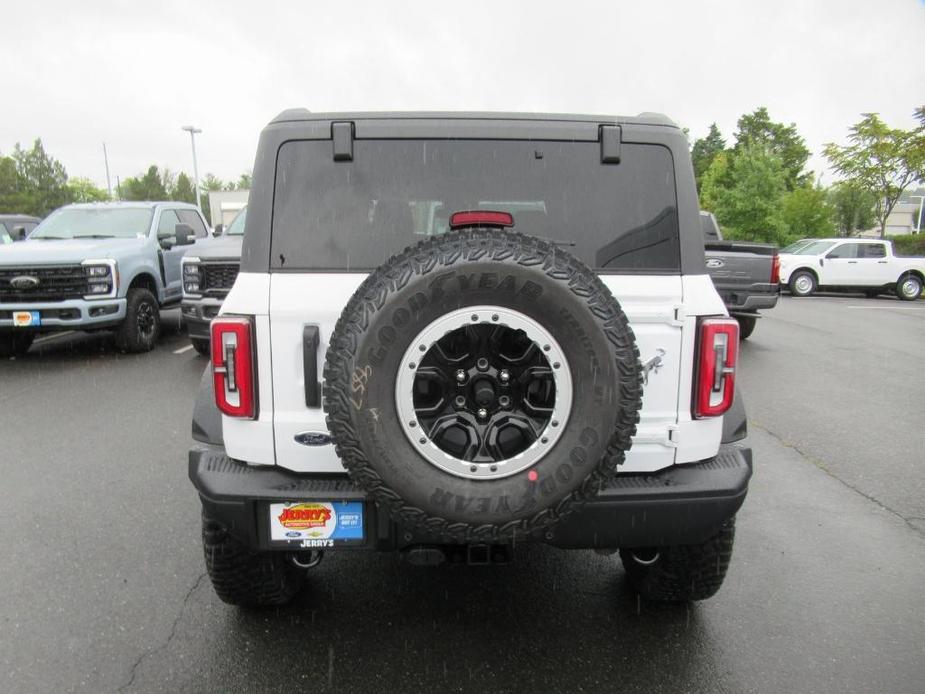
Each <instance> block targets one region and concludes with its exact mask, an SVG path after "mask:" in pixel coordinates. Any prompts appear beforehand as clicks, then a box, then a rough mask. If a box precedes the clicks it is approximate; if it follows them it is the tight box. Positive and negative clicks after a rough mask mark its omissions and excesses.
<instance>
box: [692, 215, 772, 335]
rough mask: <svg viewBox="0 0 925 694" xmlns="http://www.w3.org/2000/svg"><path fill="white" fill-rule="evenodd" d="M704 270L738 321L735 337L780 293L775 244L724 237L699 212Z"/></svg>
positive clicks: (744, 332) (712, 221) (745, 331)
mask: <svg viewBox="0 0 925 694" xmlns="http://www.w3.org/2000/svg"><path fill="white" fill-rule="evenodd" d="M700 224H701V228H702V229H703V245H704V251H705V253H706V265H707V273H709V275H710V277H711V278H712V280H713V285H714V286H715V287H716V291H718V292H719V295H720V297H721V298H722V299H723V303H724V304H726V309H727V310H728V311H729V315H730V316H732V317H733V318H735V319H736V320H737V321H738V322H739V337H740V338H741V339H743V340H744V339H745V338H747V337H748V336H749V335H751V334H752V332H754V330H755V323H756V322H757V321H758V318H759V314H758V311H759V310H760V309H768V308H774V307H775V306H776V305H777V299H778V297H779V296H780V285H779V282H780V256H779V255H778V250H777V247H776V246H772V245H770V244H766V243H751V242H749V241H725V240H724V239H723V233H722V232H721V231H720V228H719V224H717V223H716V218H715V217H714V216H713V215H712V214H710V213H709V212H703V211H701V213H700Z"/></svg>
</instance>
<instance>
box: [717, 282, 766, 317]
mask: <svg viewBox="0 0 925 694" xmlns="http://www.w3.org/2000/svg"><path fill="white" fill-rule="evenodd" d="M719 294H720V296H721V297H722V299H723V303H724V304H726V308H727V309H728V311H729V313H730V314H735V313H752V312H754V311H759V310H761V309H768V308H774V307H775V306H777V300H778V299H779V298H780V286H779V285H776V284H759V285H753V286H751V287H748V288H743V289H741V290H738V291H736V290H731V289H726V288H722V289H720V290H719Z"/></svg>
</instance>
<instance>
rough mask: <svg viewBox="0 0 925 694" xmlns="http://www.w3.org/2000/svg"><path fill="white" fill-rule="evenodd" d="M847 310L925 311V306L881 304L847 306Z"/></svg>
mask: <svg viewBox="0 0 925 694" xmlns="http://www.w3.org/2000/svg"><path fill="white" fill-rule="evenodd" d="M845 308H872V309H881V308H885V309H887V310H889V311H925V306H887V305H885V304H879V305H877V306H845Z"/></svg>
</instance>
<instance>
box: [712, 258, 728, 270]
mask: <svg viewBox="0 0 925 694" xmlns="http://www.w3.org/2000/svg"><path fill="white" fill-rule="evenodd" d="M725 264H726V263H725V262H724V261H722V260H720V259H719V258H709V259H708V260H707V267H709V268H714V269H715V268H718V267H723V266H724V265H725Z"/></svg>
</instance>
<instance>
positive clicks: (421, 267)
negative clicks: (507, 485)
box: [322, 229, 643, 543]
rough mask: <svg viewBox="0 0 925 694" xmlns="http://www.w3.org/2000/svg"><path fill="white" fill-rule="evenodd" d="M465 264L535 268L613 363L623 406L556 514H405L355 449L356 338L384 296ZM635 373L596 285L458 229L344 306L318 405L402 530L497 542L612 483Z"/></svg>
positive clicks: (517, 239) (581, 272)
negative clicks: (605, 345)
mask: <svg viewBox="0 0 925 694" xmlns="http://www.w3.org/2000/svg"><path fill="white" fill-rule="evenodd" d="M465 260H473V261H476V260H478V261H485V260H496V261H506V262H516V263H518V264H520V265H523V266H540V267H542V269H543V271H544V272H545V273H546V275H547V276H548V277H549V278H550V279H551V280H553V281H555V282H560V283H562V284H564V285H566V286H568V288H569V289H570V290H571V291H572V293H573V294H574V295H575V296H576V297H578V298H579V299H580V300H581V301H583V302H584V303H585V304H586V305H587V307H588V309H589V310H590V311H591V312H592V313H593V314H594V315H595V316H596V317H597V320H598V323H599V325H600V326H601V329H602V330H603V331H604V333H605V335H606V337H607V339H608V341H609V342H610V344H611V347H612V350H613V352H614V353H615V355H616V359H615V361H616V368H617V373H618V374H619V383H618V384H617V386H618V388H619V390H620V393H619V402H621V403H622V404H623V407H622V408H621V411H620V418H619V421H618V422H617V426H616V427H615V428H614V431H613V433H612V436H611V438H610V441H609V442H608V444H607V447H606V451H605V454H604V455H603V456H602V457H601V460H600V461H599V462H598V464H597V466H596V467H595V469H594V470H593V472H592V473H591V474H590V475H589V476H588V477H587V478H586V479H585V481H584V482H583V483H582V484H581V486H579V487H578V488H576V489H575V490H574V491H572V492H571V493H569V494H568V495H566V496H565V497H564V498H562V499H561V500H560V501H559V502H558V503H557V504H556V505H555V506H553V507H547V508H544V509H542V510H540V511H539V512H537V513H536V514H534V515H533V516H531V517H528V518H522V519H517V520H512V521H511V522H509V523H505V524H502V525H499V524H486V525H481V526H478V525H473V524H469V523H461V522H453V521H450V520H448V519H446V518H442V517H440V516H436V515H431V514H428V513H427V512H425V511H424V510H423V509H420V508H417V507H415V506H411V505H409V504H407V503H406V502H405V500H404V499H402V497H401V496H400V495H399V494H398V493H397V492H396V491H395V490H394V489H391V488H389V487H388V486H387V485H386V484H385V482H384V481H383V479H382V477H381V476H380V475H379V473H378V472H377V471H376V469H375V468H374V467H373V466H372V465H371V464H370V461H369V459H368V457H367V455H366V452H365V451H363V449H362V447H361V446H360V442H359V441H360V439H359V436H358V434H357V431H356V428H355V426H354V424H353V420H352V416H351V415H352V409H353V408H352V406H351V405H350V396H351V395H352V392H351V390H350V375H351V372H352V371H353V369H354V367H355V365H356V358H357V356H358V354H357V351H358V344H359V337H360V336H361V335H362V334H363V332H364V330H365V329H366V327H367V326H368V325H369V323H370V319H371V317H372V316H373V315H374V314H375V313H376V312H377V311H379V310H381V309H382V308H383V307H384V306H385V304H386V300H387V298H388V296H389V294H390V293H392V292H395V291H398V290H400V289H401V288H402V287H404V286H405V285H406V284H407V282H408V281H409V280H410V279H411V277H413V276H414V275H415V274H419V275H428V274H431V273H437V272H439V271H441V270H445V269H447V268H450V267H452V266H454V265H455V264H456V263H458V262H460V261H465ZM642 385H643V383H642V368H641V365H640V360H639V349H638V347H637V345H636V341H635V336H634V335H633V332H632V329H631V328H630V326H629V321H628V320H627V318H626V315H625V314H624V313H623V311H622V309H621V308H620V306H619V304H618V303H617V302H616V300H614V298H613V296H612V295H611V293H610V290H609V289H608V288H607V286H606V285H605V284H604V283H603V282H602V281H601V279H600V278H599V277H598V276H597V275H596V274H594V273H593V272H592V271H591V270H589V269H588V268H587V266H585V265H584V264H583V263H581V262H580V261H579V260H577V259H576V258H575V257H574V256H572V255H571V254H569V253H566V252H564V251H562V250H561V249H560V248H558V247H557V246H556V245H554V244H552V243H549V242H547V241H544V240H542V239H538V238H536V237H531V236H526V235H524V234H519V233H516V232H511V231H502V230H497V229H465V230H461V231H456V232H453V234H452V235H443V236H434V237H431V238H429V239H425V240H423V241H421V242H419V243H418V244H417V245H416V246H412V247H409V248H407V249H405V251H403V252H401V253H398V254H396V255H394V256H392V257H391V258H389V260H388V261H386V263H385V264H384V265H382V266H381V267H380V268H379V270H377V271H375V272H373V273H371V274H370V275H369V276H368V277H367V278H366V280H365V281H364V282H363V283H362V284H361V285H360V287H359V289H357V291H356V292H355V293H354V295H353V297H352V298H351V300H350V301H349V302H348V304H347V306H346V307H345V309H344V311H343V312H342V313H341V316H340V318H339V319H338V321H337V324H336V326H335V328H334V333H333V334H332V337H331V343H330V345H329V347H328V351H327V355H326V359H325V365H324V387H323V391H322V395H323V405H324V409H325V412H326V414H327V417H326V421H327V426H328V430H329V431H330V432H331V435H332V438H333V439H334V442H335V449H336V452H337V455H338V456H339V457H340V459H341V461H342V462H343V464H344V467H345V468H346V469H347V471H348V473H349V474H350V477H351V478H352V479H353V480H354V481H355V482H356V483H357V484H358V485H359V486H360V487H361V488H363V489H364V490H365V491H366V492H367V493H368V494H369V495H370V496H371V497H372V498H373V499H375V501H376V502H377V503H378V504H379V505H381V506H382V507H384V508H385V509H386V510H387V511H388V512H389V513H390V515H391V516H392V517H393V518H394V519H395V520H396V521H398V522H399V524H401V525H402V526H404V527H411V528H422V529H424V530H426V531H427V532H428V533H429V534H433V535H437V536H439V537H441V538H444V539H446V540H447V541H450V542H455V543H472V542H480V543H481V542H502V541H508V540H511V539H513V538H515V537H517V536H521V537H523V536H525V535H533V534H535V533H538V532H542V531H543V530H544V529H545V528H547V527H549V526H551V525H553V524H555V523H557V522H558V521H559V520H561V519H562V518H564V517H565V516H567V515H568V514H570V513H572V512H573V511H574V510H575V509H576V507H578V506H579V505H580V504H581V502H583V501H585V500H587V499H589V498H592V497H593V496H595V495H596V494H597V492H598V490H600V489H601V488H602V487H603V486H604V484H605V483H606V481H607V480H609V479H610V478H612V477H613V475H614V474H615V473H616V471H617V468H618V466H619V465H621V464H622V463H623V461H624V459H625V456H626V451H628V450H629V448H630V445H631V444H632V437H633V435H634V434H635V433H636V424H637V423H638V421H639V409H640V407H641V405H642Z"/></svg>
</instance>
